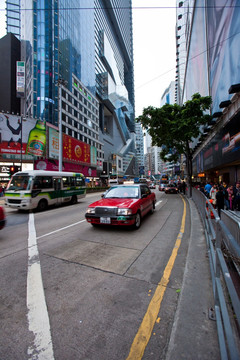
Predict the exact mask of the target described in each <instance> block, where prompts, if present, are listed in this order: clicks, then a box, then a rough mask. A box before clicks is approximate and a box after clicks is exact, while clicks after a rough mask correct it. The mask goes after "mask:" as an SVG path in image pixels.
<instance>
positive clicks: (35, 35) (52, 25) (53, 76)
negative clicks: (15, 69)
mask: <svg viewBox="0 0 240 360" xmlns="http://www.w3.org/2000/svg"><path fill="white" fill-rule="evenodd" d="M131 7H132V4H131V0H81V1H79V0H23V1H22V19H23V21H22V39H23V40H24V42H23V44H24V46H23V48H24V49H25V53H24V52H23V59H22V60H25V61H26V84H27V85H26V86H27V88H26V94H27V95H26V109H25V113H26V115H28V116H33V117H37V118H45V119H46V120H47V121H48V122H50V123H52V124H53V125H56V126H58V109H59V104H58V98H59V82H60V81H61V84H62V82H63V81H64V87H66V88H67V89H68V90H69V91H70V92H71V91H72V89H73V84H72V79H73V75H74V76H75V77H76V78H77V79H79V81H80V82H81V83H82V84H83V85H84V86H85V87H86V88H87V89H88V91H89V92H90V93H91V94H92V95H93V96H96V97H97V99H98V101H99V132H100V139H99V141H100V142H102V143H104V144H105V145H104V153H106V157H107V159H109V158H110V156H112V154H113V153H118V154H120V155H119V156H120V157H122V158H123V160H124V157H125V156H126V158H127V155H128V154H129V153H131V154H132V153H135V136H134V132H135V120H134V83H133V45H132V8H131ZM61 86H62V85H61ZM67 116H70V117H71V114H69V115H67ZM69 129H70V128H69ZM78 135H79V134H78ZM105 135H106V137H108V139H106V138H105ZM91 141H92V139H91ZM128 163H129V161H126V167H127V165H128Z"/></svg>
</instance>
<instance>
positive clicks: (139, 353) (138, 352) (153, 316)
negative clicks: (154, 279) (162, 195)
mask: <svg viewBox="0 0 240 360" xmlns="http://www.w3.org/2000/svg"><path fill="white" fill-rule="evenodd" d="M181 198H182V201H183V203H184V209H183V216H182V222H181V228H180V232H179V234H178V237H177V240H176V243H175V245H174V248H173V250H172V254H171V256H170V258H169V260H168V263H167V266H166V267H165V270H164V273H163V276H162V278H161V281H160V282H159V283H158V285H157V288H156V290H155V293H154V294H153V297H152V299H151V301H150V303H149V305H148V309H147V312H146V314H145V315H144V318H143V320H142V323H141V325H140V327H139V329H138V332H137V334H136V336H135V339H134V340H133V343H132V346H131V349H130V352H129V355H128V357H127V359H126V360H140V359H142V357H143V354H144V351H145V349H146V346H147V344H148V342H149V339H150V337H151V334H152V331H153V327H154V324H155V322H156V321H157V322H159V321H160V318H158V314H159V311H160V306H161V302H162V299H163V296H164V293H165V290H166V288H167V284H168V282H169V278H170V275H171V272H172V269H173V266H174V263H175V260H176V257H177V253H178V249H179V247H180V245H181V240H182V236H183V234H184V230H185V222H186V201H185V200H184V198H183V197H182V196H181ZM158 319H159V320H158Z"/></svg>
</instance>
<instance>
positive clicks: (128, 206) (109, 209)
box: [85, 184, 156, 229]
mask: <svg viewBox="0 0 240 360" xmlns="http://www.w3.org/2000/svg"><path fill="white" fill-rule="evenodd" d="M155 203H156V195H155V193H154V192H151V190H150V189H149V187H148V186H147V184H131V185H116V186H112V187H111V188H110V189H109V190H108V191H106V192H105V193H104V195H103V197H102V199H101V200H99V201H95V202H94V203H92V204H90V205H89V207H88V209H87V212H86V214H85V217H86V220H87V221H88V222H89V223H91V224H92V225H93V226H94V225H124V226H126V225H127V226H129V225H132V226H133V227H134V228H135V229H139V228H140V226H141V222H142V218H143V216H145V215H146V214H147V213H149V212H150V213H153V211H154V209H155Z"/></svg>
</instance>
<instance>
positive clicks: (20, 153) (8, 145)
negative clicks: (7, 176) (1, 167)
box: [0, 113, 36, 160]
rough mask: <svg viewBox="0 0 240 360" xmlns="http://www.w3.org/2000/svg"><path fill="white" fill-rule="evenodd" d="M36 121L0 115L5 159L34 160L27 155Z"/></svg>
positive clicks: (0, 137) (0, 143) (2, 152)
mask: <svg viewBox="0 0 240 360" xmlns="http://www.w3.org/2000/svg"><path fill="white" fill-rule="evenodd" d="M35 125H36V120H34V119H30V118H27V119H25V118H21V116H16V115H10V114H4V113H2V114H0V150H1V156H2V157H3V158H5V159H20V158H22V159H23V160H32V159H33V157H32V156H31V155H27V154H26V148H27V143H28V137H29V133H30V132H31V130H32V129H33V128H35Z"/></svg>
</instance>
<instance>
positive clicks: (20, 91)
mask: <svg viewBox="0 0 240 360" xmlns="http://www.w3.org/2000/svg"><path fill="white" fill-rule="evenodd" d="M16 65H17V72H16V76H17V79H16V91H17V97H18V98H24V97H25V62H24V61H17V64H16Z"/></svg>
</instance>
